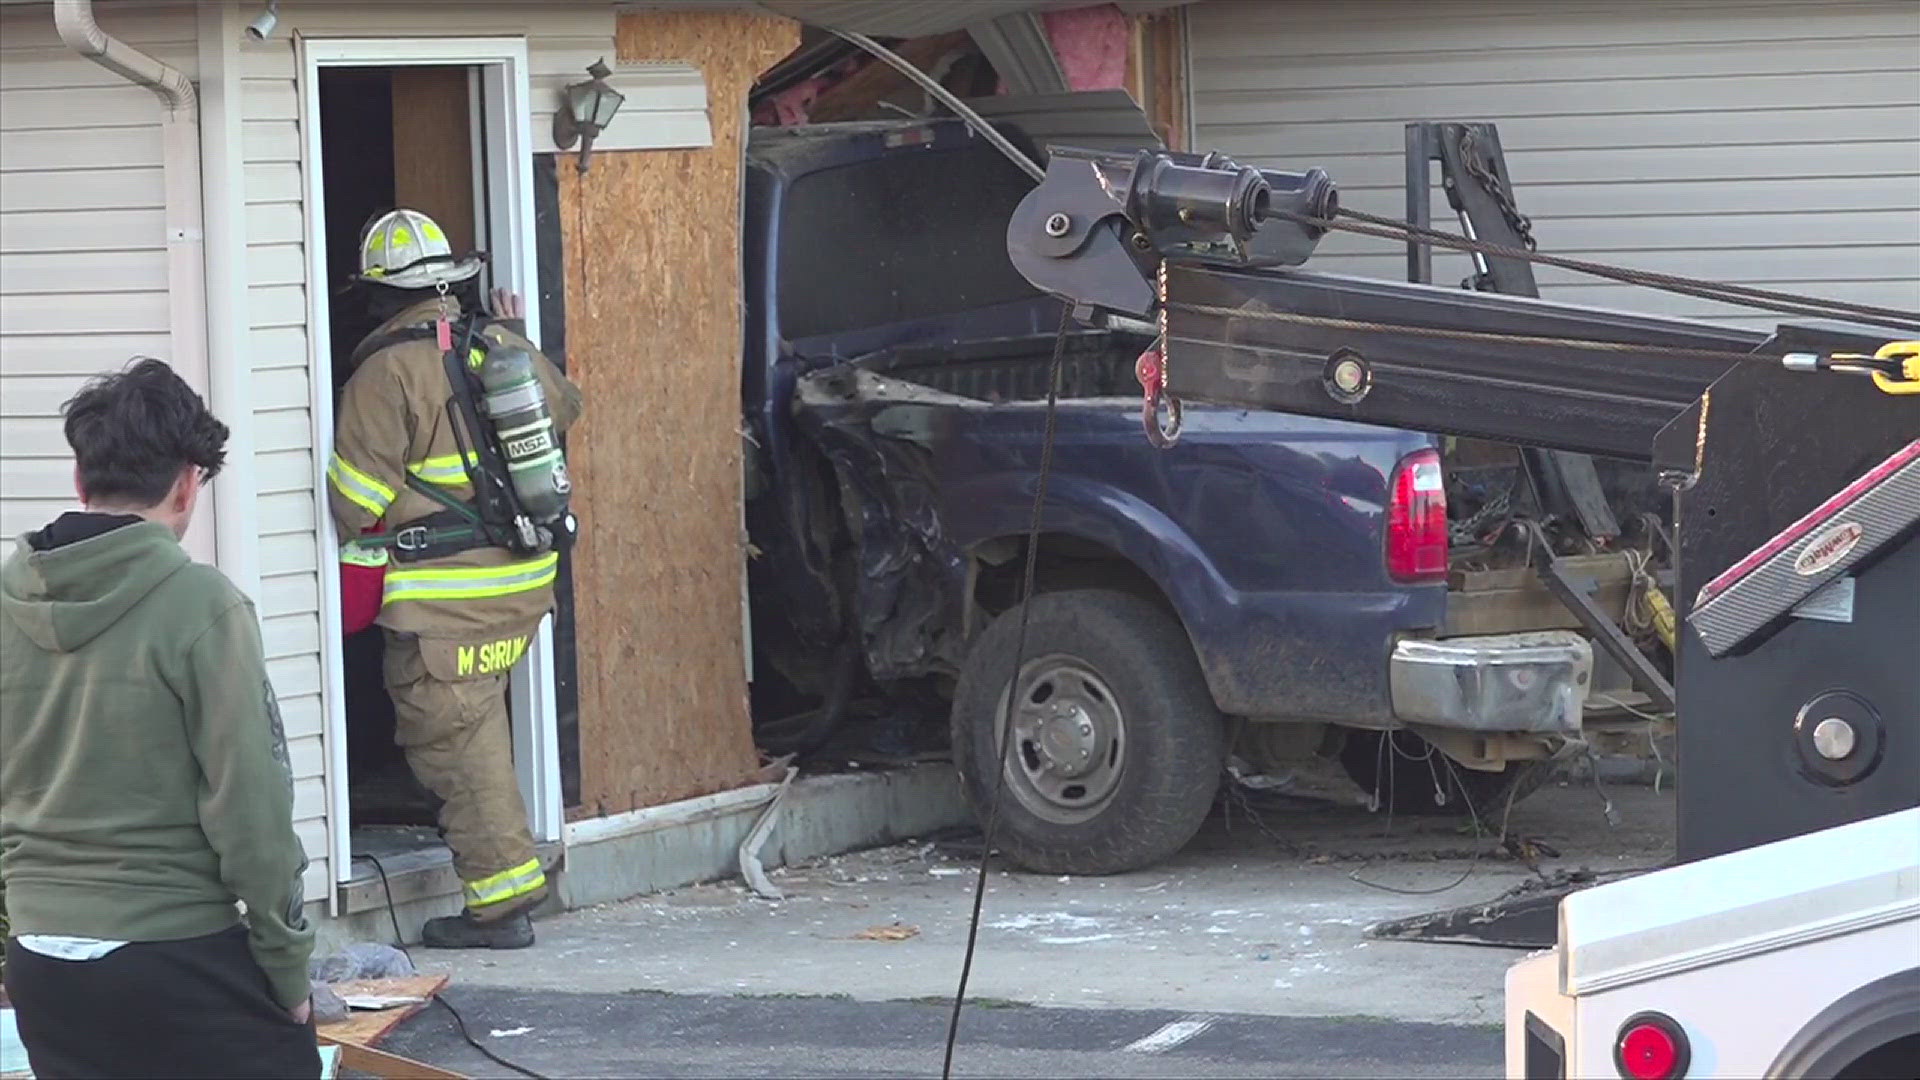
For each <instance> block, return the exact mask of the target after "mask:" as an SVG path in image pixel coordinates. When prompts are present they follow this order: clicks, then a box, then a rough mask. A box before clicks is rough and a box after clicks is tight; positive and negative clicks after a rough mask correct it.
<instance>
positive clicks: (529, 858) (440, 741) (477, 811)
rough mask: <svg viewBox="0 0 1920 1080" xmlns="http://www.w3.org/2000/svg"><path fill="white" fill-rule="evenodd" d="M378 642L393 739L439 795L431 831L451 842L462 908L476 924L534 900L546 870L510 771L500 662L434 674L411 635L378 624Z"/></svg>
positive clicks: (510, 745)
mask: <svg viewBox="0 0 1920 1080" xmlns="http://www.w3.org/2000/svg"><path fill="white" fill-rule="evenodd" d="M386 644H387V653H386V665H385V667H386V670H385V676H386V684H387V693H388V694H390V695H391V696H392V697H393V711H394V722H395V741H396V742H398V743H399V744H400V748H401V749H402V750H403V751H405V752H406V755H407V764H408V765H409V766H410V767H411V768H412V769H413V774H414V775H415V776H416V777H418V778H419V779H420V782H421V783H422V784H424V785H426V787H427V789H428V790H430V791H432V792H433V793H434V795H435V796H437V797H438V798H439V799H440V800H441V802H440V833H441V835H442V836H444V837H445V838H446V841H447V846H448V847H450V848H452V849H453V869H454V872H455V873H457V874H459V875H460V880H461V882H462V884H463V892H464V893H465V898H466V903H467V911H468V912H469V913H470V914H471V915H472V917H473V918H474V919H476V920H479V921H482V922H486V921H491V920H494V919H501V918H505V917H506V916H508V915H511V914H513V913H515V912H518V911H523V910H525V909H527V908H529V907H532V906H533V905H534V904H537V903H539V902H540V900H541V899H542V898H544V897H545V896H546V895H547V877H546V874H545V873H544V871H543V870H542V868H541V866H540V860H539V858H538V857H537V856H536V855H535V854H534V850H533V836H532V834H531V833H530V832H528V830H527V811H526V804H525V803H523V802H522V801H521V799H520V783H519V780H518V779H517V778H516V777H515V776H514V772H513V732H512V729H511V727H510V726H509V722H508V718H507V667H508V666H510V665H502V666H501V667H499V668H498V669H497V670H494V671H492V672H491V673H485V674H474V673H472V672H469V673H468V674H467V675H466V676H465V677H456V678H451V679H448V678H439V677H436V675H435V673H434V670H433V668H434V667H436V666H437V667H439V668H440V670H441V671H442V672H443V673H444V672H446V671H447V668H446V667H445V665H430V664H429V662H428V659H427V657H426V656H424V655H423V654H422V643H421V640H420V639H419V638H417V637H414V636H412V635H407V634H395V633H393V632H391V631H387V632H386ZM427 647H428V648H436V647H439V646H438V645H436V644H429V645H428V646H427ZM448 648H451V647H448ZM514 659H516V660H517V659H518V657H517V656H515V657H514ZM456 670H457V669H456Z"/></svg>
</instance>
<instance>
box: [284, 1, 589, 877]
mask: <svg viewBox="0 0 1920 1080" xmlns="http://www.w3.org/2000/svg"><path fill="white" fill-rule="evenodd" d="M300 49H301V77H302V118H301V119H302V124H301V127H302V130H303V132H304V134H305V138H306V154H305V162H304V172H305V180H306V210H307V223H308V226H307V235H308V260H309V288H308V290H307V291H308V297H309V307H310V330H311V334H312V342H313V346H312V347H313V357H314V364H313V371H312V378H313V381H314V387H313V391H314V393H313V406H314V407H313V418H314V428H315V430H314V446H315V454H314V459H315V463H316V464H315V478H314V484H315V492H316V498H317V499H318V500H319V502H318V505H320V506H325V504H326V503H325V500H326V492H325V486H326V483H327V481H326V476H325V470H326V461H327V458H328V456H329V453H330V450H331V446H332V441H333V438H332V436H333V426H334V417H333V403H334V399H335V392H336V390H337V387H338V386H339V385H342V384H343V383H344V373H342V374H340V375H336V372H335V365H334V360H335V359H336V358H340V357H344V356H345V355H347V354H348V353H350V352H351V350H352V348H353V346H354V345H355V343H356V342H357V341H358V340H359V338H360V336H361V335H362V334H364V333H366V332H367V330H370V329H371V327H370V326H361V325H359V324H358V322H356V320H355V318H354V314H353V312H352V311H351V310H350V305H345V304H336V303H335V302H334V301H335V296H336V291H337V290H338V288H339V286H340V285H342V284H343V283H344V282H345V281H346V280H347V275H348V274H350V273H351V272H352V271H353V270H354V269H355V265H354V263H355V259H356V258H357V244H358V233H359V229H360V228H361V226H362V224H363V223H364V221H365V220H366V219H367V217H368V216H369V214H370V213H372V212H378V211H383V210H385V209H389V208H391V207H393V206H409V207H412V208H415V209H418V210H421V211H423V212H425V213H427V214H429V215H430V216H432V217H433V218H434V219H435V220H436V221H438V222H440V223H441V225H442V227H443V228H445V229H446V230H447V232H448V234H449V239H450V240H451V241H452V243H453V246H454V248H455V250H456V251H459V250H473V249H477V250H484V251H486V252H487V253H488V262H487V265H486V268H485V269H484V271H483V276H482V281H481V284H482V286H483V291H484V290H487V289H491V288H493V287H496V286H497V287H501V288H508V289H512V290H514V291H516V292H518V293H520V294H521V295H522V296H523V297H525V298H526V300H527V305H526V307H527V310H526V322H527V332H528V336H529V337H531V338H532V339H533V340H534V341H535V342H538V341H539V340H540V305H539V300H538V298H539V296H540V292H539V282H538V268H537V266H536V265H535V258H534V254H535V249H534V208H533V172H532V165H533V156H532V148H531V140H530V137H529V124H530V115H531V114H530V110H529V93H528V83H527V52H526V43H525V41H524V40H521V39H426V38H422V39H348V38H339V39H325V38H305V39H302V40H301V42H300ZM318 517H319V519H320V522H319V531H320V535H321V543H322V551H323V552H331V551H335V550H337V549H338V546H339V537H338V536H337V535H336V533H335V531H334V526H333V523H332V521H331V520H330V519H329V518H328V516H327V515H326V514H325V513H324V512H322V513H321V514H319V515H318ZM320 577H321V609H322V611H321V618H322V620H323V633H322V635H321V636H322V642H323V645H322V648H323V657H324V667H325V675H326V682H325V686H324V697H325V701H326V711H327V745H328V756H329V761H328V772H329V785H328V786H329V800H330V806H329V834H330V837H331V847H332V855H333V862H334V866H335V868H336V877H337V880H339V881H341V882H346V881H350V880H352V879H353V878H354V877H355V876H356V875H357V874H361V873H364V872H365V871H366V869H367V868H366V867H356V866H355V864H354V859H353V855H354V854H355V852H356V850H358V849H359V848H360V847H362V846H370V847H383V848H384V850H386V851H393V850H394V846H393V843H394V841H393V840H392V838H391V837H387V838H386V839H384V840H382V839H381V838H379V837H375V836H372V835H371V834H370V833H368V834H364V835H361V836H359V837H358V838H356V836H355V832H356V829H355V824H356V814H355V805H354V804H355V791H356V784H355V765H356V761H357V763H358V765H359V767H360V771H361V772H362V774H364V773H366V772H367V771H368V770H369V769H370V768H373V767H375V766H376V765H378V764H382V763H381V762H380V759H379V758H378V757H377V756H374V755H377V744H378V742H379V739H378V738H377V735H378V731H377V728H378V725H379V723H380V719H379V717H378V715H377V711H378V709H379V707H380V703H381V702H382V701H383V699H384V694H385V689H384V687H383V686H380V685H378V684H377V680H378V664H377V662H375V663H373V664H371V665H369V663H368V662H367V658H366V655H365V653H366V648H365V643H361V642H358V641H356V642H345V641H343V640H342V639H341V636H340V631H339V627H340V625H341V623H340V595H339V578H338V575H337V572H336V569H335V567H334V566H333V564H332V563H331V562H330V561H325V562H323V565H322V567H321V573H320ZM369 633H374V634H376V636H377V631H369ZM369 671H371V677H372V678H373V679H374V680H375V681H376V683H375V685H373V686H371V687H369V686H366V685H364V683H365V682H366V680H367V679H368V677H369ZM510 694H511V702H510V711H511V715H512V720H513V738H514V764H515V769H516V772H517V773H518V775H519V782H520V790H521V793H522V796H523V797H524V798H525V800H526V803H527V818H528V822H529V825H530V827H531V829H532V832H533V837H534V840H535V841H536V842H537V843H538V842H558V841H559V839H560V836H561V828H562V824H563V820H564V819H563V813H562V807H561V788H560V773H559V755H558V747H557V738H556V724H555V711H556V710H555V694H554V663H553V631H552V619H551V618H548V619H547V620H545V621H543V623H542V624H541V627H540V630H539V633H538V635H537V637H536V639H535V641H534V642H533V644H532V646H531V647H530V648H529V650H528V656H527V659H526V660H525V661H524V662H522V663H521V664H520V665H519V666H518V667H517V668H516V669H515V670H514V673H513V676H512V678H511V690H510ZM350 703H352V705H353V707H354V709H355V712H356V716H355V720H356V721H358V722H360V730H359V737H358V738H356V737H355V734H354V732H353V731H352V730H351V729H350V725H349V715H348V713H349V705H350ZM363 709H364V710H365V711H364V712H363V711H362V710H363ZM386 723H387V724H388V725H389V727H388V729H387V741H388V742H390V741H391V734H390V733H391V728H390V724H391V720H390V719H388V720H387V721H386ZM368 725H372V726H373V728H374V733H375V736H376V737H374V738H368V737H367V731H368ZM393 753H394V754H396V755H397V753H398V751H397V748H396V749H394V751H393ZM401 768H402V769H403V770H404V763H402V765H401ZM402 775H404V773H403V774H402ZM362 779H365V777H364V775H363V776H362ZM359 790H360V791H361V792H362V796H361V797H362V798H369V797H370V796H368V795H366V792H367V790H368V789H367V787H366V785H365V784H361V785H359ZM400 801H401V802H404V798H403V799H401V800H400ZM389 813H390V812H389ZM367 816H369V817H372V816H375V815H373V814H371V813H370V814H368V815H367ZM363 832H364V830H363ZM409 835H411V836H412V839H411V840H410V841H407V843H406V844H403V845H402V846H403V847H405V846H407V845H411V846H414V847H424V846H431V845H432V844H433V843H437V841H434V840H433V838H432V834H431V830H430V829H428V830H425V832H424V834H423V833H422V832H421V830H419V829H415V830H414V832H413V833H411V834H409Z"/></svg>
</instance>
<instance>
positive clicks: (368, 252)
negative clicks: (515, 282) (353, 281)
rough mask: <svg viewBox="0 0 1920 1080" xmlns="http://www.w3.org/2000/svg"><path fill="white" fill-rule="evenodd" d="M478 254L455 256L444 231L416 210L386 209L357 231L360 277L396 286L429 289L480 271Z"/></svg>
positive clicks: (449, 283)
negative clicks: (359, 232)
mask: <svg viewBox="0 0 1920 1080" xmlns="http://www.w3.org/2000/svg"><path fill="white" fill-rule="evenodd" d="M482 261H483V260H482V258H481V256H480V255H478V254H473V255H468V256H466V257H465V258H460V259H456V258H454V256H453V247H452V246H451V245H450V244H448V243H447V234H446V233H445V232H444V231H442V230H441V228H440V226H439V225H437V224H435V222H434V220H433V219H432V218H430V217H428V216H427V215H425V214H423V213H421V212H420V211H418V210H407V209H404V208H402V209H399V210H390V211H388V212H386V213H384V214H382V215H380V216H379V217H377V218H375V219H373V221H372V222H371V223H369V224H368V225H367V227H366V229H365V231H363V232H362V233H361V234H360V274H359V279H360V280H361V281H371V282H374V283H375V284H378V285H390V286H392V287H393V288H396V289H430V288H433V287H435V286H438V285H451V284H453V283H454V282H456V281H465V280H467V279H468V278H470V277H472V276H474V275H475V274H478V273H479V272H480V264H481V262H482Z"/></svg>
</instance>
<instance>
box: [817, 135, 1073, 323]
mask: <svg viewBox="0 0 1920 1080" xmlns="http://www.w3.org/2000/svg"><path fill="white" fill-rule="evenodd" d="M1031 190H1033V181H1032V180H1029V179H1028V178H1027V175H1026V174H1025V173H1023V172H1021V171H1020V170H1019V169H1017V168H1015V167H1014V165H1013V164H1012V163H1011V162H1009V161H1008V160H1007V159H1006V158H1004V157H1002V156H1000V154H999V152H998V151H996V150H994V149H993V147H991V146H989V145H987V144H986V143H984V142H981V143H976V144H974V145H970V146H967V147H964V148H961V149H957V150H935V151H922V152H918V153H897V154H891V155H889V156H887V157H884V158H879V159H877V160H873V161H865V162H860V163H858V164H855V165H843V166H841V167H839V168H834V169H824V170H822V171H820V172H815V173H809V174H807V175H805V176H802V177H799V178H797V179H795V180H794V181H793V183H792V184H791V185H790V186H789V187H788V189H787V196H786V203H785V206H784V207H783V209H782V212H781V219H782V220H781V225H780V272H779V306H780V333H781V336H783V337H785V338H787V339H788V340H797V339H800V338H808V337H815V336H817V335H821V334H834V333H840V332H842V331H846V330H854V329H860V328H865V327H871V326H882V325H885V324H887V323H894V322H906V321H911V320H915V319H925V318H929V317H932V316H937V315H944V314H948V313H951V312H957V311H966V310H969V309H972V308H979V307H986V306H989V305H992V304H1000V303H1006V302H1008V301H1011V300H1023V299H1027V298H1029V297H1032V296H1034V295H1035V291H1034V288H1033V286H1031V285H1029V284H1027V281H1026V279H1025V278H1023V277H1021V276H1020V274H1019V273H1018V272H1017V271H1015V270H1014V268H1013V264H1012V263H1011V262H1009V261H1008V259H1007V218H1008V217H1009V216H1010V215H1011V214H1012V213H1013V208H1014V207H1015V206H1016V205H1018V204H1019V202H1020V200H1021V199H1022V198H1023V197H1025V196H1026V194H1027V192H1029V191H1031Z"/></svg>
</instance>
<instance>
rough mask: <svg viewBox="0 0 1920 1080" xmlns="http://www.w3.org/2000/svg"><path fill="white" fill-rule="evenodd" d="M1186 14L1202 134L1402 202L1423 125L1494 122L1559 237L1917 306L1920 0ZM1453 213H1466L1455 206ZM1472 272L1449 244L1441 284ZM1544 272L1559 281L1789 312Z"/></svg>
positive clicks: (1442, 214) (1387, 206) (1838, 294)
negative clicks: (1410, 138)
mask: <svg viewBox="0 0 1920 1080" xmlns="http://www.w3.org/2000/svg"><path fill="white" fill-rule="evenodd" d="M1187 25H1188V32H1189V43H1190V47H1191V50H1192V54H1191V55H1192V59H1191V69H1190V77H1191V80H1192V88H1193V89H1192V93H1193V123H1194V126H1195V132H1196V139H1195V145H1196V148H1198V149H1218V150H1221V151H1224V152H1226V153H1228V154H1230V155H1232V156H1233V157H1234V158H1235V159H1237V160H1239V161H1242V162H1244V163H1247V164H1252V165H1259V166H1261V167H1264V168H1279V169H1296V170H1297V169H1303V168H1306V167H1309V166H1314V165H1318V166H1321V167H1323V168H1325V169H1326V170H1327V172H1328V173H1329V174H1330V175H1331V176H1332V177H1333V179H1334V181H1335V182H1336V183H1338V184H1339V185H1340V196H1341V202H1342V204H1343V205H1345V206H1349V207H1351V208H1353V209H1356V210H1365V211H1368V212H1370V213H1375V214H1387V215H1391V216H1393V217H1396V218H1398V217H1402V216H1404V214H1405V205H1406V204H1405V196H1404V182H1405V172H1404V165H1403V160H1404V158H1403V154H1404V145H1405V144H1404V135H1403V125H1404V124H1405V123H1406V122H1407V121H1410V120H1491V121H1495V122H1497V123H1498V125H1499V131H1500V140H1501V142H1502V144H1503V145H1504V147H1505V150H1506V155H1507V160H1508V162H1509V165H1510V167H1511V173H1512V177H1513V183H1514V187H1515V194H1516V197H1517V201H1518V203H1519V206H1520V210H1521V212H1523V213H1526V214H1529V215H1531V216H1532V217H1533V221H1534V235H1535V236H1536V237H1538V239H1539V242H1540V247H1541V249H1542V250H1544V251H1551V252H1553V253H1555V254H1561V255H1573V256H1583V257H1587V258H1592V259H1595V260H1598V261H1601V262H1608V263H1614V264H1616V265H1623V266H1632V267H1639V268H1644V269H1648V270H1654V271H1662V272H1666V273H1674V274H1684V275H1688V276H1694V277H1702V278H1708V279H1711V280H1716V281H1726V282H1733V283H1738V284H1743V285H1757V286H1760V287H1763V288H1770V289H1779V290H1784V291H1788V292H1804V293H1812V294H1814V295H1818V296H1829V297H1833V298H1835V299H1840V300H1850V301H1854V302H1857V303H1866V304H1877V305H1881V306H1886V307H1894V308H1904V309H1908V310H1911V309H1913V308H1914V307H1916V306H1920V144H1917V143H1916V135H1917V134H1920V78H1916V77H1915V75H1914V72H1913V58H1914V56H1915V55H1920V5H1916V4H1913V3H1911V2H1906V0H1895V2H1886V0H1826V2H1823V3H1817V4H1806V3H1779V2H1773V0H1674V2H1668V3H1651V2H1648V3H1621V2H1599V0H1565V2H1561V3H1547V2H1545V0H1462V2H1458V3H1445V4H1436V3H1420V2H1413V0H1369V2H1368V3H1365V4H1353V3H1336V2H1333V0H1289V2H1286V3H1278V2H1276V3H1263V4H1251V3H1234V2H1230V0H1212V2H1208V3H1201V4H1196V5H1194V6H1193V7H1191V8H1189V9H1188V10H1187ZM1437 188H1438V185H1436V193H1437ZM1435 221H1436V222H1438V223H1440V224H1442V225H1446V226H1448V227H1449V228H1451V226H1452V223H1453V215H1452V214H1451V212H1450V211H1448V210H1446V208H1445V206H1444V201H1443V200H1439V199H1436V209H1435ZM1313 264H1314V266H1315V267H1317V268H1319V269H1321V270H1327V271H1332V272H1339V273H1351V274H1361V275H1366V276H1373V277H1384V278H1393V279H1400V278H1404V275H1405V265H1406V264H1405V255H1404V248H1403V247H1400V246H1397V245H1394V244H1392V243H1391V242H1388V241H1385V240H1375V239H1370V238H1364V237H1355V236H1352V235H1350V234H1338V233H1337V234H1335V235H1333V236H1330V237H1328V238H1327V240H1326V241H1325V242H1323V243H1322V244H1321V246H1320V250H1319V252H1318V253H1317V254H1316V255H1315V257H1314V263H1313ZM1470 273H1471V269H1470V267H1469V264H1468V262H1467V260H1466V258H1465V257H1464V256H1459V255H1454V254H1444V255H1443V254H1442V253H1438V252H1436V253H1435V259H1434V278H1435V280H1436V281H1438V282H1441V283H1454V282H1458V281H1459V280H1460V279H1461V278H1463V277H1465V276H1467V275H1468V274H1470ZM1537 273H1538V276H1539V280H1540V289H1541V293H1542V294H1543V295H1544V296H1546V297H1547V298H1549V299H1554V300H1560V301H1566V302H1571V303H1580V304H1593V305H1597V306H1603V307H1619V308H1626V309H1629V310H1638V311H1645V312H1654V313H1662V314H1676V315H1685V316H1690V317H1698V318H1706V319H1714V320H1724V321H1728V322H1731V323H1734V324H1737V325H1752V326H1770V325H1771V324H1772V323H1773V322H1775V321H1777V320H1773V319H1770V318H1769V316H1768V315H1766V314H1765V313H1763V312H1756V311H1752V310H1750V309H1743V308H1734V307H1730V306H1728V305H1724V304H1718V303H1715V302H1712V301H1705V300H1697V299H1693V298H1691V297H1683V296H1676V295H1672V294H1668V293H1658V292H1653V291H1651V290H1648V289H1641V288H1635V287H1633V286H1628V285H1620V284H1615V283H1610V282H1603V281H1599V280H1596V279H1594V278H1590V277H1583V276H1579V275H1574V274H1571V273H1569V272H1565V271H1559V270H1554V269H1551V268H1545V267H1542V268H1538V270H1537Z"/></svg>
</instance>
